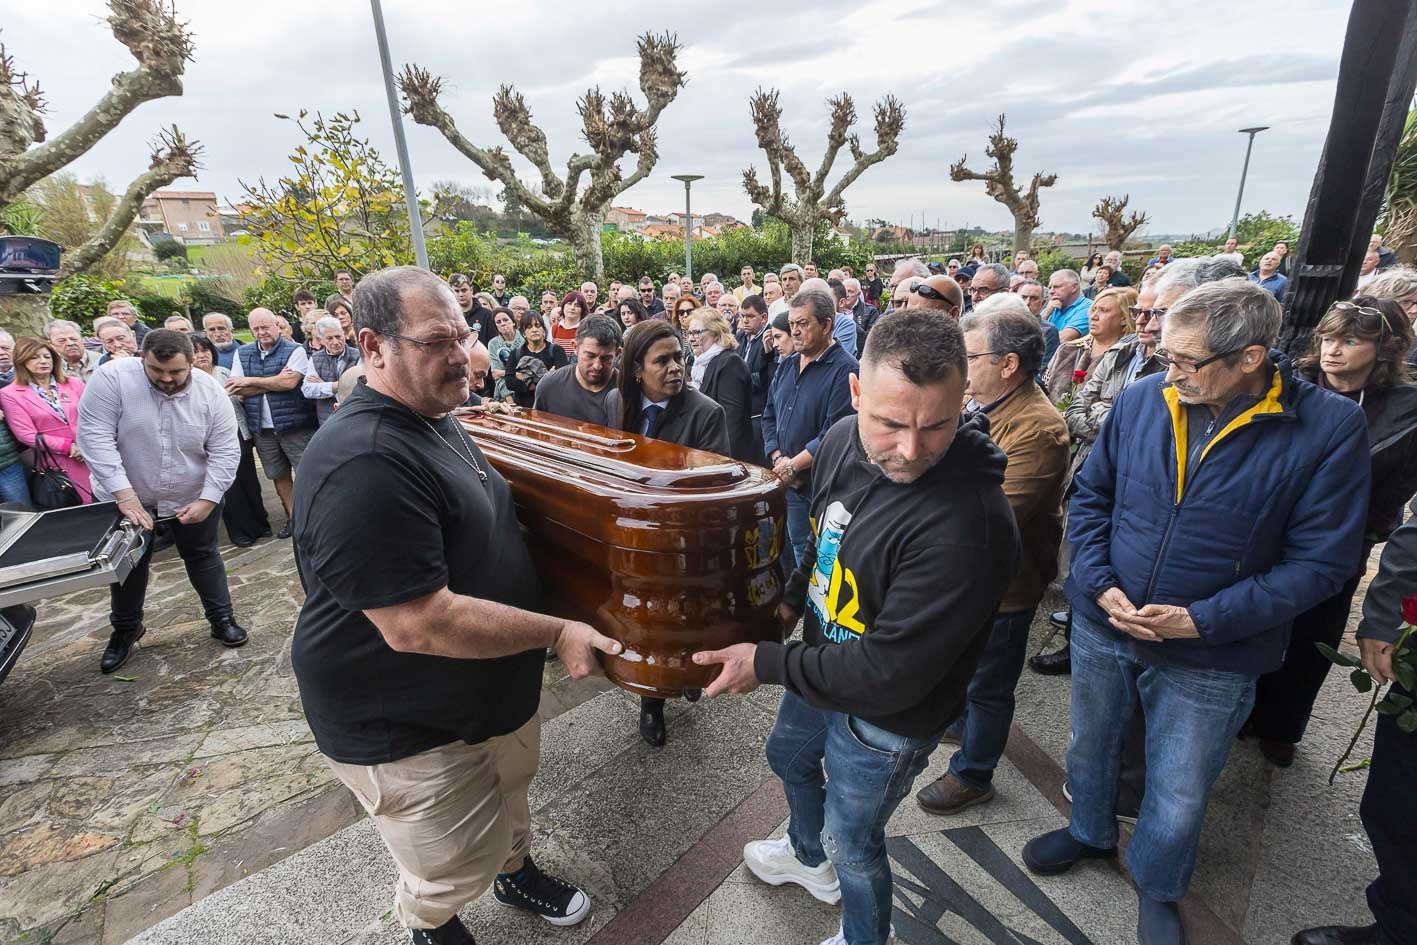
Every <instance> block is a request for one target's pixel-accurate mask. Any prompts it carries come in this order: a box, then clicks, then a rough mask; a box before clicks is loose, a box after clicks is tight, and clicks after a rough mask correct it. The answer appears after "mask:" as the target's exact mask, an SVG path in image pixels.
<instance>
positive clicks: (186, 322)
mask: <svg viewBox="0 0 1417 945" xmlns="http://www.w3.org/2000/svg"><path fill="white" fill-rule="evenodd" d="M162 327H163V328H166V329H167V330H168V331H180V332H182V334H184V335H190V334H191V333H192V332H193V331H194V330H195V329H193V328H192V320H191V319H190V318H188V317H187V316H185V315H169V316H167V318H166V319H164V320H163V323H162Z"/></svg>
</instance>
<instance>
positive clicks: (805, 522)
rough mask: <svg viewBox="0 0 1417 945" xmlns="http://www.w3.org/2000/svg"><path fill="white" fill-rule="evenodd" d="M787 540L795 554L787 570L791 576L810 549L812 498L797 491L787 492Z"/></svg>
mask: <svg viewBox="0 0 1417 945" xmlns="http://www.w3.org/2000/svg"><path fill="white" fill-rule="evenodd" d="M787 540H788V541H789V542H790V543H791V544H792V549H793V551H794V552H795V554H794V556H793V558H792V564H791V566H790V567H788V569H787V573H788V574H791V573H792V571H793V570H794V569H796V567H797V562H799V561H801V560H802V556H803V555H805V554H806V553H807V549H808V548H810V547H812V496H811V495H810V494H809V493H806V492H801V491H799V490H797V489H788V490H787Z"/></svg>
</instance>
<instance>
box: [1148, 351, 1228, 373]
mask: <svg viewBox="0 0 1417 945" xmlns="http://www.w3.org/2000/svg"><path fill="white" fill-rule="evenodd" d="M1248 347H1250V345H1241V346H1240V347H1238V348H1231V349H1230V350H1229V351H1222V352H1220V353H1219V354H1212V355H1211V356H1210V357H1208V358H1202V359H1201V360H1199V361H1186V360H1177V359H1175V358H1173V357H1171V352H1169V351H1167V350H1166V349H1165V348H1157V349H1156V353H1155V354H1154V355H1153V357H1155V358H1156V360H1157V363H1159V364H1164V365H1166V366H1168V367H1174V368H1175V369H1176V370H1178V371H1180V372H1181V373H1182V374H1196V373H1198V372H1199V371H1200V369H1201V368H1203V367H1205V366H1206V365H1207V364H1214V363H1215V362H1216V361H1219V360H1220V359H1221V358H1228V357H1230V356H1231V355H1232V354H1239V353H1240V352H1241V351H1244V350H1245V349H1246V348H1248Z"/></svg>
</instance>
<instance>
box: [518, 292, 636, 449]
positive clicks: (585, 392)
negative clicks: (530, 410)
mask: <svg viewBox="0 0 1417 945" xmlns="http://www.w3.org/2000/svg"><path fill="white" fill-rule="evenodd" d="M574 352H575V362H574V363H572V364H567V365H565V366H563V367H558V368H557V369H556V370H554V371H552V372H551V373H550V374H547V375H546V376H545V377H543V378H542V379H541V382H540V383H538V384H537V385H536V401H535V405H534V406H535V408H536V409H537V410H545V411H547V412H548V413H554V414H557V415H559V416H562V417H566V418H568V419H571V420H583V421H585V422H586V423H598V424H600V425H601V426H603V427H615V426H618V424H617V423H616V422H615V420H616V418H615V417H612V416H610V414H609V412H608V410H607V408H606V405H605V401H606V398H608V397H609V396H610V392H611V391H612V390H614V389H615V362H616V360H617V359H618V358H619V357H620V327H619V326H618V325H617V324H616V322H615V319H613V318H611V317H610V316H609V315H591V316H589V317H587V318H583V319H581V323H580V324H579V325H577V326H576V344H575V348H574Z"/></svg>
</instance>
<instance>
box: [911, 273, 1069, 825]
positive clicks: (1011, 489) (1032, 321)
mask: <svg viewBox="0 0 1417 945" xmlns="http://www.w3.org/2000/svg"><path fill="white" fill-rule="evenodd" d="M989 265H990V266H995V265H998V264H997V263H990V264H989ZM1000 268H1002V267H1000ZM996 276H997V274H996ZM959 327H960V330H961V331H963V332H964V346H965V349H966V357H967V358H968V360H969V371H968V384H967V385H966V387H965V394H966V395H967V396H968V397H969V398H970V400H971V403H972V404H973V405H974V406H975V409H977V410H978V411H980V412H982V413H984V414H986V415H987V416H988V417H989V435H990V436H991V437H992V438H993V440H994V442H995V443H996V444H998V447H999V449H1001V450H1003V451H1004V453H1005V455H1007V456H1008V466H1007V468H1006V469H1005V470H1004V495H1005V497H1007V498H1008V500H1009V506H1010V507H1011V508H1012V509H1013V513H1014V521H1015V522H1016V523H1017V525H1018V533H1019V540H1020V544H1021V547H1022V549H1023V557H1022V560H1021V563H1020V566H1019V569H1018V571H1017V572H1015V574H1014V576H1013V580H1012V581H1011V582H1010V583H1009V587H1008V590H1007V591H1006V592H1005V593H1004V599H1003V600H1002V601H1001V602H1000V603H999V611H998V613H997V614H996V615H995V617H994V622H993V625H992V628H991V630H990V632H989V642H988V643H987V644H985V647H984V653H983V654H982V655H981V656H980V659H979V667H978V668H977V669H976V670H975V671H974V677H973V678H972V679H971V680H970V683H969V698H968V702H967V703H966V705H965V710H964V714H963V715H962V716H960V718H959V719H957V720H956V721H955V722H954V723H953V725H952V726H951V728H950V731H951V734H953V735H954V736H955V738H956V739H957V740H958V742H959V750H957V751H956V752H955V753H954V756H953V757H952V758H951V759H950V768H949V771H948V772H947V773H946V774H944V775H941V776H940V777H939V779H937V780H936V781H934V782H933V783H931V784H929V785H927V786H926V787H925V788H923V789H922V790H921V791H920V792H919V793H918V794H917V795H916V800H917V801H918V802H919V804H920V806H921V807H922V808H924V809H925V810H927V811H929V812H930V813H932V814H957V813H959V812H960V811H962V810H965V809H967V808H970V807H973V806H975V805H977V804H984V803H987V802H988V801H990V800H992V799H993V798H994V787H993V779H994V769H995V768H996V767H997V766H998V764H999V759H1000V758H1001V757H1003V754H1004V747H1005V745H1006V744H1007V743H1008V740H1009V726H1010V725H1011V724H1012V723H1013V717H1014V688H1015V687H1016V686H1017V685H1018V678H1019V674H1021V673H1022V672H1023V661H1024V657H1025V656H1026V655H1027V652H1028V630H1029V627H1030V626H1031V625H1032V624H1033V614H1034V611H1035V610H1037V609H1038V602H1039V601H1041V600H1042V599H1043V594H1044V592H1045V591H1046V590H1047V589H1048V585H1049V583H1050V582H1051V581H1052V580H1053V578H1054V577H1055V576H1056V575H1057V573H1058V549H1059V547H1060V545H1061V544H1062V540H1063V490H1064V489H1065V488H1066V487H1067V482H1068V453H1069V449H1068V429H1067V426H1066V425H1065V424H1064V423H1063V418H1062V417H1060V416H1058V410H1057V408H1056V407H1054V406H1053V404H1052V402H1051V401H1049V400H1048V395H1047V394H1046V393H1044V391H1043V389H1042V388H1041V387H1039V386H1038V384H1037V382H1036V381H1035V378H1036V377H1037V374H1038V371H1039V369H1040V368H1041V367H1042V364H1043V332H1042V330H1041V328H1040V323H1039V321H1038V319H1037V318H1036V317H1035V316H1034V315H1033V313H1032V312H1030V311H1029V310H1028V306H1027V305H1025V304H1024V303H1023V301H1022V300H1021V299H1019V298H1018V296H1016V295H1010V294H1009V293H1007V292H1000V293H997V294H995V295H992V296H990V297H989V298H988V299H987V300H984V301H981V302H980V303H979V304H978V305H977V306H976V307H975V309H974V311H973V312H971V313H970V314H968V315H966V316H964V318H962V319H961V320H960V325H959Z"/></svg>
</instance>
